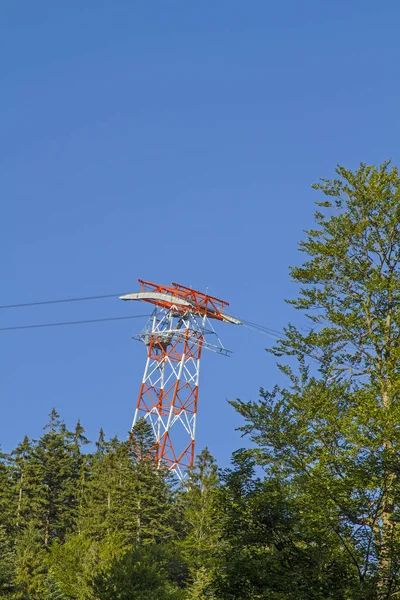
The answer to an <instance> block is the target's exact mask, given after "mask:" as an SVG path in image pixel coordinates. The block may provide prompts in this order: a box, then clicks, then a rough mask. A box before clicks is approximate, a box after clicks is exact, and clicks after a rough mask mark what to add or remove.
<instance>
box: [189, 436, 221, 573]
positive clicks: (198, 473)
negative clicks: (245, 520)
mask: <svg viewBox="0 0 400 600" xmlns="http://www.w3.org/2000/svg"><path fill="white" fill-rule="evenodd" d="M218 484H219V479H218V475H217V466H216V462H215V459H214V458H213V456H212V455H211V454H210V452H209V450H208V448H204V450H202V452H201V453H200V454H199V455H198V456H197V458H196V462H195V465H194V468H193V470H192V472H191V474H190V478H189V482H188V486H187V489H186V490H185V491H184V492H183V494H181V497H180V501H181V504H182V513H183V514H182V520H183V523H184V528H185V530H186V535H185V538H184V541H183V542H182V549H183V551H184V554H185V556H186V559H187V561H188V564H189V565H190V567H191V570H192V574H193V576H195V575H194V574H195V573H196V571H197V570H198V569H204V568H206V569H211V568H213V567H215V563H216V556H217V555H218V551H219V546H220V543H221V535H222V529H221V526H222V523H221V518H222V513H221V510H220V504H219V494H218Z"/></svg>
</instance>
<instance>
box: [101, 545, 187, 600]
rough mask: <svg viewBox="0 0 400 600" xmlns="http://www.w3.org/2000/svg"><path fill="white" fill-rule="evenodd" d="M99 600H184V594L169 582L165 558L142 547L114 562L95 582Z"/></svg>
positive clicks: (149, 548)
mask: <svg viewBox="0 0 400 600" xmlns="http://www.w3.org/2000/svg"><path fill="white" fill-rule="evenodd" d="M94 592H95V594H96V596H98V597H99V599H100V600H135V599H137V600H184V598H185V596H184V593H183V591H182V590H181V589H179V587H177V585H174V583H173V582H171V581H169V579H168V573H167V567H166V557H165V556H164V555H163V553H162V550H161V549H160V548H159V547H157V546H153V547H143V548H142V549H141V550H135V551H133V552H128V553H126V554H125V555H123V556H122V557H121V558H119V559H117V560H115V561H113V562H112V563H111V564H110V565H109V566H108V567H107V569H105V570H104V571H103V572H102V573H101V574H100V575H98V576H97V577H96V579H95V583H94Z"/></svg>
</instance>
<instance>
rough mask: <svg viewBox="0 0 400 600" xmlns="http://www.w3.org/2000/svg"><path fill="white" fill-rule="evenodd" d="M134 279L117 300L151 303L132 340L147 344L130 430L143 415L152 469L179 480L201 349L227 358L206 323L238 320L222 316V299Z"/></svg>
mask: <svg viewBox="0 0 400 600" xmlns="http://www.w3.org/2000/svg"><path fill="white" fill-rule="evenodd" d="M138 281H139V283H140V284H141V290H140V291H139V292H133V293H131V294H125V295H123V296H120V299H121V300H136V301H141V302H148V303H151V304H153V305H154V310H153V313H152V315H151V317H150V319H149V320H148V322H147V324H146V326H145V328H144V329H143V330H142V331H141V332H140V333H139V334H138V335H136V336H134V339H137V340H139V341H141V342H143V343H144V344H145V345H146V347H147V361H146V366H145V369H144V375H143V380H142V384H141V386H140V392H139V398H138V401H137V404H136V410H135V414H134V418H133V423H132V428H133V427H134V426H135V424H136V423H137V422H138V420H139V419H140V418H143V417H144V418H145V419H146V420H147V421H148V422H149V423H150V424H151V427H152V430H153V433H154V437H155V440H156V461H157V466H161V465H164V466H166V467H167V468H168V469H170V470H172V471H173V472H174V473H175V474H176V475H177V477H178V478H179V479H180V480H184V479H185V478H186V476H187V472H188V469H190V468H191V467H192V466H193V461H194V448H195V436H196V416H197V402H198V394H199V373H200V358H201V354H202V350H203V348H204V349H206V350H211V351H212V352H216V353H217V354H222V355H225V356H229V354H230V351H229V350H227V349H226V348H225V347H224V346H223V344H222V342H221V340H220V339H219V337H218V335H217V334H216V332H215V330H214V328H213V326H212V323H211V321H212V320H214V321H215V320H216V321H223V322H225V323H231V324H234V325H242V321H240V320H239V319H236V318H235V317H232V316H231V315H228V314H226V313H225V308H226V307H227V306H229V303H228V302H225V301H224V300H220V299H218V298H214V297H213V296H209V295H208V294H203V293H202V292H199V291H197V290H193V289H191V288H188V287H185V286H183V285H179V284H178V283H171V285H169V286H166V285H159V284H157V283H151V282H149V281H143V280H142V279H138Z"/></svg>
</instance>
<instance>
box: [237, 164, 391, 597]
mask: <svg viewBox="0 0 400 600" xmlns="http://www.w3.org/2000/svg"><path fill="white" fill-rule="evenodd" d="M337 173H338V175H339V177H340V179H336V180H334V181H327V180H322V181H321V183H319V184H317V185H315V186H314V187H315V188H316V189H318V190H320V191H322V192H323V193H324V194H326V195H327V196H328V197H329V198H330V199H331V200H329V201H325V202H320V203H318V204H319V209H318V211H317V213H316V216H315V219H316V228H315V229H311V230H310V231H308V232H307V238H306V240H305V241H303V242H302V243H301V244H300V250H301V251H302V252H303V253H305V254H306V255H307V260H306V261H305V262H304V264H303V265H301V266H298V267H294V268H292V269H291V274H292V278H293V279H294V281H296V282H298V283H299V284H300V285H301V290H300V294H299V297H298V298H297V299H295V300H292V301H291V304H292V305H293V306H294V307H295V308H296V309H298V310H301V311H303V312H304V313H305V315H306V317H307V318H308V320H309V322H310V328H309V330H308V331H307V332H304V330H300V329H297V328H296V327H294V326H293V325H290V326H289V327H287V328H286V330H285V334H286V335H285V337H284V338H283V339H282V340H280V341H279V342H278V344H277V345H276V347H274V348H273V349H272V352H274V353H275V355H276V356H278V357H287V363H286V364H284V365H280V368H281V370H282V371H283V372H284V373H285V374H286V375H287V376H288V379H289V386H288V387H287V388H279V387H275V388H274V389H273V390H272V391H265V390H262V391H261V399H260V401H259V402H249V403H244V402H240V401H238V402H235V403H234V405H235V407H236V408H237V410H238V411H239V412H240V413H241V414H242V415H243V416H244V418H245V419H246V421H247V426H245V427H244V430H245V431H248V432H251V435H252V439H253V441H254V442H255V444H256V446H257V451H256V455H257V457H258V460H259V462H260V464H262V465H263V466H264V467H265V469H266V472H267V473H268V475H269V476H270V477H278V476H279V477H280V478H281V479H283V480H284V481H285V482H286V485H287V486H288V488H289V489H290V488H291V489H292V494H293V497H294V498H295V500H296V505H297V506H298V508H299V510H301V511H302V512H303V514H304V515H305V516H306V519H304V521H305V525H306V526H307V529H308V531H309V532H310V533H311V534H312V535H313V536H314V537H315V543H318V542H317V539H318V535H320V536H321V535H324V536H325V537H326V539H327V540H329V546H330V548H331V552H332V553H333V555H337V553H338V552H339V551H340V552H341V553H342V554H343V555H345V556H346V557H347V561H348V565H349V567H348V568H352V569H353V570H354V571H355V575H356V577H357V578H358V586H357V590H358V591H354V590H353V591H352V592H351V593H352V596H351V597H360V598H368V597H373V598H375V595H376V594H377V597H378V598H388V597H391V596H392V595H393V594H394V593H395V591H396V590H398V584H397V580H398V577H399V575H400V573H399V564H400V563H399V560H398V558H399V551H400V548H399V544H398V542H399V532H398V525H397V523H398V520H399V516H400V514H399V501H400V496H399V492H400V488H399V481H398V467H397V465H398V463H399V458H400V457H399V451H400V430H399V428H398V423H399V418H400V403H399V398H398V396H399V390H400V378H399V369H398V363H399V357H400V349H399V344H398V339H399V335H400V291H399V290H400V271H399V264H400V179H399V176H398V172H397V169H395V168H390V165H389V163H384V164H383V165H381V166H379V167H373V166H367V165H361V166H360V168H359V169H358V170H357V171H355V172H351V171H348V170H346V169H344V168H343V167H338V169H337ZM296 367H297V368H296ZM335 539H336V544H335ZM399 591H400V589H399Z"/></svg>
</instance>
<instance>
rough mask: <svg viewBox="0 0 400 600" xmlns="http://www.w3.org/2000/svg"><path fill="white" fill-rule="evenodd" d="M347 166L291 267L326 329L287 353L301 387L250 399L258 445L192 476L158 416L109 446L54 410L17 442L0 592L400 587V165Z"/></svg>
mask: <svg viewBox="0 0 400 600" xmlns="http://www.w3.org/2000/svg"><path fill="white" fill-rule="evenodd" d="M337 173H338V179H335V180H333V181H328V180H321V182H320V183H318V184H316V185H315V186H314V187H315V188H316V189H317V190H319V191H322V192H323V193H324V194H325V196H326V198H327V199H325V200H323V201H322V202H318V203H317V205H318V210H317V212H316V215H315V221H316V224H315V228H313V229H310V230H309V231H308V232H306V238H305V240H304V241H303V242H302V243H301V244H300V250H301V251H302V252H303V253H304V254H305V256H306V259H305V262H304V263H303V264H302V265H300V266H297V267H294V268H292V269H291V275H292V278H293V280H294V281H295V282H297V283H298V284H300V292H299V296H298V298H296V299H294V300H291V301H290V302H291V304H292V305H293V307H294V308H295V309H297V310H299V311H302V312H303V313H304V314H305V316H306V319H307V320H308V323H309V327H308V328H307V329H300V328H296V327H295V326H293V325H289V326H288V327H287V328H286V329H285V335H284V336H283V339H281V340H279V341H278V342H277V344H276V346H275V347H274V348H272V349H271V350H270V351H271V352H273V353H274V354H275V355H276V356H277V357H278V358H279V359H280V361H281V364H279V365H278V366H279V368H280V370H281V371H282V372H283V374H284V375H285V376H286V377H287V385H286V386H282V387H279V386H275V387H273V388H272V389H269V390H264V389H262V390H261V394H260V399H259V400H258V401H256V402H242V401H240V400H237V401H236V402H233V403H232V404H233V405H234V406H235V408H236V409H237V410H238V411H239V412H240V413H241V415H242V416H243V418H244V425H243V428H242V429H243V431H244V432H245V433H248V434H249V435H250V436H251V439H252V442H253V447H252V448H251V449H250V450H238V451H237V452H235V453H234V454H233V457H232V465H231V468H229V469H225V470H224V471H222V472H221V471H218V469H217V465H216V463H215V460H214V459H213V457H212V456H211V454H210V452H209V451H208V450H207V449H205V450H203V451H202V452H201V453H200V455H199V456H198V457H197V459H196V463H195V467H194V468H193V470H192V472H191V474H190V478H189V480H188V481H187V485H186V486H182V487H178V486H176V485H175V483H174V482H173V481H171V477H170V474H169V473H167V472H165V470H164V469H163V468H157V467H159V465H157V462H156V446H155V443H154V438H153V434H152V430H151V428H150V426H149V425H148V423H147V422H146V421H145V420H142V421H140V422H139V423H138V424H137V425H136V427H135V428H134V430H133V431H132V432H131V433H130V436H129V439H128V441H124V442H121V441H120V440H118V439H117V438H113V439H111V440H109V439H106V436H105V434H104V432H103V430H101V431H100V434H99V438H98V441H97V442H96V444H95V446H94V448H93V452H91V451H90V448H91V446H88V444H89V442H88V440H87V439H86V437H85V432H84V429H83V427H82V425H81V423H80V422H79V421H78V423H77V424H76V426H75V428H73V430H72V431H69V430H68V429H67V428H66V426H65V424H64V423H63V421H62V420H61V419H60V417H59V415H58V414H57V412H56V411H55V410H54V409H53V411H52V412H51V414H50V418H49V422H48V424H47V425H46V427H45V431H44V433H43V435H42V436H41V437H40V439H39V440H36V441H35V440H29V439H28V438H27V437H26V438H25V439H24V440H23V442H22V443H21V444H19V445H18V446H17V447H16V449H15V450H14V451H13V452H12V453H11V454H10V455H0V599H1V598H4V599H7V598H9V599H13V600H64V599H65V600H67V599H68V600H108V599H112V600H133V599H135V598H138V599H140V600H168V599H170V600H325V599H330V600H387V599H389V598H393V599H394V598H396V597H397V596H399V594H400V583H399V582H400V529H399V522H400V481H399V467H398V465H399V464H400V428H399V423H400V401H399V400H400V398H399V394H400V370H399V367H398V364H399V358H400V345H399V340H400V179H399V176H398V172H397V170H396V169H394V168H392V167H391V166H390V164H389V163H385V164H383V165H381V166H379V167H373V166H367V165H361V166H360V168H359V169H358V170H356V171H354V172H352V171H348V170H346V169H344V168H343V167H338V169H337ZM88 448H89V450H88Z"/></svg>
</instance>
